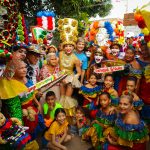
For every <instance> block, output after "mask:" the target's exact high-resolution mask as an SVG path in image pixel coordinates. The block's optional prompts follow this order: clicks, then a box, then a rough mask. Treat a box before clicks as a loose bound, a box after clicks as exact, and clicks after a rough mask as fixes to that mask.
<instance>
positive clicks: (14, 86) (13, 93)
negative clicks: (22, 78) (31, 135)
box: [0, 78, 27, 121]
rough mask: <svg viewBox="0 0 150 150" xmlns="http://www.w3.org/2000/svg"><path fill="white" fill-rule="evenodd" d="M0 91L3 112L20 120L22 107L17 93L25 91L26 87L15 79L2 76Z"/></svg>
mask: <svg viewBox="0 0 150 150" xmlns="http://www.w3.org/2000/svg"><path fill="white" fill-rule="evenodd" d="M0 91H2V92H0V99H1V100H2V103H3V108H2V109H3V110H2V111H3V112H4V114H7V116H8V117H15V118H17V119H19V120H21V121H22V109H21V103H20V99H19V96H18V95H19V94H21V93H24V92H27V87H26V86H25V85H24V84H22V83H21V82H19V81H17V80H14V79H6V78H2V79H0ZM6 110H7V112H6Z"/></svg>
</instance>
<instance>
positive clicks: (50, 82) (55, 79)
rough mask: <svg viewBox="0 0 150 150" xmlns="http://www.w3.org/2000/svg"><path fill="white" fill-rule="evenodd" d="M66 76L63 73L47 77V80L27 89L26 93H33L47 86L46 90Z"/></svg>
mask: <svg viewBox="0 0 150 150" xmlns="http://www.w3.org/2000/svg"><path fill="white" fill-rule="evenodd" d="M66 76H67V75H66V74H65V72H64V71H61V72H59V74H54V75H51V76H49V77H48V78H46V79H44V80H42V81H40V82H38V83H36V84H35V85H33V86H31V87H29V88H28V92H29V93H30V92H33V91H35V90H38V89H41V88H42V87H45V86H47V87H48V88H50V87H52V86H53V85H54V84H56V83H58V82H59V81H61V80H62V79H64V78H65V77H66Z"/></svg>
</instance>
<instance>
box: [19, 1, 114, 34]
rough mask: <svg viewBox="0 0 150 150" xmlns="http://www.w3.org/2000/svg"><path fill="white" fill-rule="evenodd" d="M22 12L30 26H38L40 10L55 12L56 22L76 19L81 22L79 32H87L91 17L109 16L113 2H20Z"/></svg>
mask: <svg viewBox="0 0 150 150" xmlns="http://www.w3.org/2000/svg"><path fill="white" fill-rule="evenodd" d="M18 2H19V3H20V11H21V12H22V13H23V14H24V15H25V17H26V19H27V20H28V22H29V25H35V24H36V20H35V19H36V13H37V12H38V11H39V10H53V11H54V12H55V14H56V22H57V20H58V19H60V18H65V17H69V18H75V19H77V20H78V22H79V32H80V33H82V32H83V31H84V30H85V24H87V22H88V20H89V18H90V17H92V16H93V17H94V16H95V15H97V14H98V15H99V16H101V17H104V16H107V15H108V14H109V12H110V10H111V8H112V4H111V0H18Z"/></svg>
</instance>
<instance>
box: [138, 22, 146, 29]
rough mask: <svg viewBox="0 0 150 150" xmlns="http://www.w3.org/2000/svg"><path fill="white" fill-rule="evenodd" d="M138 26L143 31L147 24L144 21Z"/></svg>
mask: <svg viewBox="0 0 150 150" xmlns="http://www.w3.org/2000/svg"><path fill="white" fill-rule="evenodd" d="M138 26H139V28H142V29H143V28H145V27H146V24H145V22H144V20H143V21H140V22H138Z"/></svg>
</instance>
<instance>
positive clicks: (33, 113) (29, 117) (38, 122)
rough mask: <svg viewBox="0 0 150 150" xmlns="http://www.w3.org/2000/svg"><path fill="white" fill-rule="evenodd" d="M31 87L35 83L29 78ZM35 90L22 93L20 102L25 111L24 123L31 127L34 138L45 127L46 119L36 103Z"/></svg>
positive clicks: (30, 130)
mask: <svg viewBox="0 0 150 150" xmlns="http://www.w3.org/2000/svg"><path fill="white" fill-rule="evenodd" d="M26 85H28V86H29V87H30V86H32V85H33V83H32V81H31V80H28V82H27V84H26ZM34 99H35V92H31V93H25V94H23V95H20V102H21V107H22V111H23V122H24V125H25V126H27V127H29V130H28V132H29V133H30V134H31V135H32V138H33V139H34V138H36V137H37V134H38V133H40V132H42V131H43V130H44V129H45V125H44V119H43V117H42V115H41V114H39V111H38V108H37V107H36V106H35V104H34Z"/></svg>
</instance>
